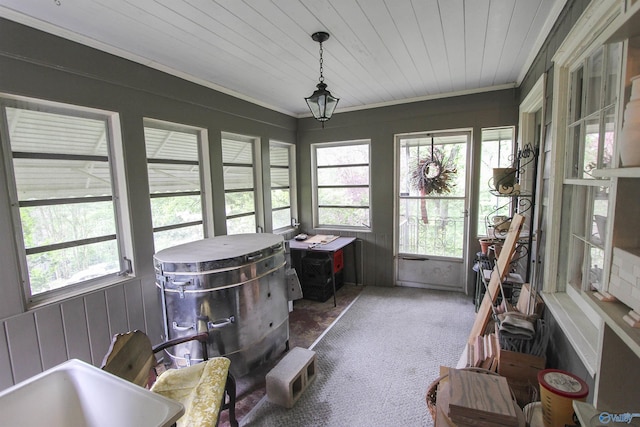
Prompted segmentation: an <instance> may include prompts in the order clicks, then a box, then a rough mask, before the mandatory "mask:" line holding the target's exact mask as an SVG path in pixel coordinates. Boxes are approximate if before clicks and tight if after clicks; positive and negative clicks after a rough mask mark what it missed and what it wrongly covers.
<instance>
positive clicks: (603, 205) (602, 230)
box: [591, 187, 609, 248]
mask: <svg viewBox="0 0 640 427" xmlns="http://www.w3.org/2000/svg"><path fill="white" fill-rule="evenodd" d="M591 193H592V196H591V197H592V200H593V221H592V223H591V242H592V243H593V244H594V245H596V246H599V247H601V248H603V247H604V243H605V242H606V241H607V221H608V220H607V216H608V212H609V188H608V187H594V188H592V189H591Z"/></svg>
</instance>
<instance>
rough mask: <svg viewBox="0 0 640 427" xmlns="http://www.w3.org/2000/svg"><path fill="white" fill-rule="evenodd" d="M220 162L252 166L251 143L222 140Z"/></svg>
mask: <svg viewBox="0 0 640 427" xmlns="http://www.w3.org/2000/svg"><path fill="white" fill-rule="evenodd" d="M222 162H223V163H239V164H247V165H253V143H252V142H245V141H233V140H230V139H223V140H222Z"/></svg>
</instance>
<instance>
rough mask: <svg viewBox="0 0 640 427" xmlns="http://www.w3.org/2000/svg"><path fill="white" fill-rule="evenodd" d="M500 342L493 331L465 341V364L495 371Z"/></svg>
mask: <svg viewBox="0 0 640 427" xmlns="http://www.w3.org/2000/svg"><path fill="white" fill-rule="evenodd" d="M499 352H500V344H499V342H498V336H497V335H496V334H495V333H492V334H487V335H479V336H477V337H476V339H475V341H474V342H473V343H467V366H471V367H476V368H483V369H488V370H490V371H494V372H495V371H497V369H498V353H499Z"/></svg>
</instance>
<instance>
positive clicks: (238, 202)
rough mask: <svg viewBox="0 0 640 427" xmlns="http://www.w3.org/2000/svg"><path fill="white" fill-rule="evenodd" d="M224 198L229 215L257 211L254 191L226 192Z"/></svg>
mask: <svg viewBox="0 0 640 427" xmlns="http://www.w3.org/2000/svg"><path fill="white" fill-rule="evenodd" d="M224 200H225V203H226V209H227V216H233V215H239V214H244V213H253V212H255V201H254V198H253V191H243V192H237V193H226V194H225V195H224ZM254 223H255V221H254Z"/></svg>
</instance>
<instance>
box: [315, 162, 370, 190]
mask: <svg viewBox="0 0 640 427" xmlns="http://www.w3.org/2000/svg"><path fill="white" fill-rule="evenodd" d="M368 184H369V166H347V167H338V168H322V169H318V185H320V186H326V185H368Z"/></svg>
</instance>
